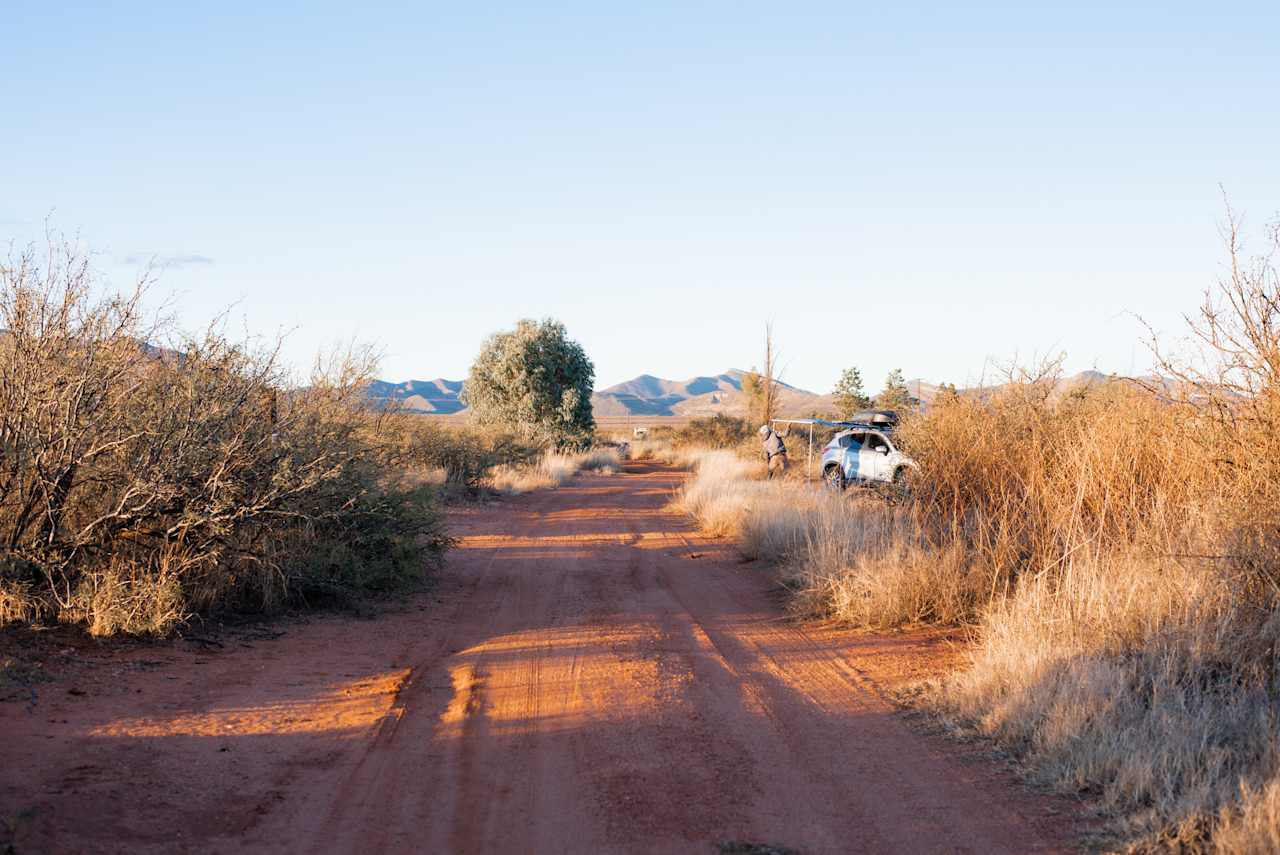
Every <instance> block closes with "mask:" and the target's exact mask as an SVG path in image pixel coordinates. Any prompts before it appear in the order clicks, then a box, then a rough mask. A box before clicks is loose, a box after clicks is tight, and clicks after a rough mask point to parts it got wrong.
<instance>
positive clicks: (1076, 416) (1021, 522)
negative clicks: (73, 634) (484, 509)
mask: <svg viewBox="0 0 1280 855" xmlns="http://www.w3.org/2000/svg"><path fill="white" fill-rule="evenodd" d="M1272 238H1273V245H1272V249H1273V250H1274V249H1280V234H1274V233H1273V235H1272ZM1230 249H1231V260H1232V265H1231V268H1230V273H1229V274H1228V276H1227V278H1226V279H1225V280H1224V281H1223V282H1222V283H1221V284H1220V287H1219V288H1217V289H1216V290H1214V291H1212V292H1211V293H1209V294H1207V295H1206V300H1205V303H1204V305H1203V306H1202V307H1201V310H1200V312H1199V313H1198V315H1197V316H1196V318H1195V319H1194V320H1193V329H1192V332H1193V337H1194V341H1195V342H1196V343H1197V346H1196V347H1194V348H1193V349H1191V350H1189V351H1188V352H1185V353H1182V354H1179V355H1177V356H1176V357H1175V356H1170V355H1167V354H1165V353H1164V352H1163V351H1161V350H1160V348H1159V347H1158V346H1154V345H1153V346H1154V349H1155V352H1156V354H1157V357H1156V360H1157V368H1158V374H1159V376H1160V379H1159V380H1154V379H1153V380H1150V381H1131V380H1120V379H1115V380H1112V381H1110V382H1103V383H1099V384H1095V385H1091V386H1084V387H1078V388H1074V389H1064V388H1063V387H1062V386H1061V384H1059V383H1058V382H1057V381H1058V379H1059V372H1058V370H1057V365H1053V364H1051V365H1048V366H1041V367H1039V368H1037V369H1035V370H1033V371H1030V372H1024V373H1017V372H1011V376H1010V377H1009V378H1008V379H1009V382H1008V383H1007V384H1005V385H1004V386H1002V387H1000V388H998V389H995V390H987V391H985V392H983V393H981V394H961V395H954V394H948V395H944V396H940V398H939V399H938V400H937V401H935V403H934V405H933V406H932V407H931V408H930V409H929V411H928V412H927V413H925V414H923V415H919V416H916V417H914V418H911V419H908V420H907V421H906V422H904V424H903V425H902V427H901V428H900V430H899V432H898V434H897V438H898V440H899V441H900V442H901V443H902V444H903V445H904V446H906V447H907V448H908V449H909V451H910V453H911V454H912V455H913V457H914V458H915V459H916V460H917V461H918V462H919V464H920V467H921V471H920V475H919V477H917V478H916V479H915V483H914V484H913V485H912V489H911V492H910V494H909V495H908V496H906V497H905V498H901V499H899V500H898V501H885V500H883V499H881V498H880V497H877V496H876V495H875V494H873V493H870V492H868V491H864V490H851V491H849V492H848V493H847V494H845V495H835V494H831V493H823V492H820V491H816V490H814V489H812V488H805V487H802V486H801V485H800V483H799V482H792V483H778V482H774V483H766V482H762V481H759V480H755V479H756V478H758V477H759V467H758V465H756V464H754V463H753V462H751V461H747V460H744V459H742V458H741V456H740V455H738V454H735V453H734V452H732V451H728V450H724V449H719V450H708V451H703V452H700V453H693V454H690V453H689V452H685V453H686V456H687V458H688V462H690V463H691V464H692V465H693V466H694V468H695V472H694V475H693V476H692V477H691V479H690V482H689V484H688V485H687V487H686V489H685V491H684V493H683V495H682V496H681V498H680V501H681V503H682V504H683V506H684V507H685V508H686V509H687V510H688V511H689V512H690V513H691V514H693V515H694V516H695V517H696V518H697V519H698V520H699V521H700V522H701V524H702V525H703V526H704V527H705V528H706V529H708V530H709V531H713V532H717V533H722V534H726V535H730V536H733V537H736V538H737V539H738V540H739V541H740V543H741V544H742V550H743V552H744V553H745V554H746V555H747V556H749V557H759V558H762V559H765V560H768V561H771V562H774V563H775V565H776V566H777V567H778V568H779V571H780V573H781V575H782V577H783V578H784V580H785V581H786V583H787V584H788V585H789V586H790V588H791V589H792V591H793V594H794V597H793V603H794V606H795V608H796V609H797V611H799V612H801V613H805V614H811V615H820V616H823V617H827V618H835V619H838V620H841V621H845V622H848V623H850V624H854V625H859V626H867V627H880V628H884V627H894V626H905V625H911V624H919V623H933V624H951V625H957V626H963V627H969V628H971V630H972V632H973V635H974V639H975V644H974V646H973V649H972V657H971V662H970V664H969V666H968V667H967V668H966V669H964V670H963V671H962V672H961V673H959V674H957V675H955V676H953V677H951V678H949V679H947V680H945V681H943V682H942V683H940V684H938V685H936V686H933V687H932V688H931V689H930V690H929V692H928V694H927V695H926V697H927V698H928V702H929V703H931V704H932V705H934V707H935V708H936V709H937V711H938V712H939V713H940V714H942V715H943V716H944V717H945V718H946V719H947V720H949V721H950V722H951V724H952V725H953V726H955V727H956V728H958V729H960V730H963V731H968V732H976V733H980V734H983V735H985V736H987V737H989V738H992V739H994V740H996V741H997V742H998V743H999V744H1000V745H1002V746H1003V747H1004V748H1006V750H1009V751H1010V752H1012V753H1014V754H1015V755H1017V756H1019V757H1020V758H1021V759H1022V760H1023V761H1024V763H1025V764H1026V769H1027V771H1028V774H1029V776H1030V777H1031V778H1032V779H1033V780H1034V781H1036V782H1037V783H1040V784H1043V785H1046V786H1049V787H1051V788H1053V789H1055V790H1057V791H1060V792H1064V793H1070V794H1076V795H1081V796H1085V797H1087V798H1089V799H1090V800H1091V801H1092V803H1094V804H1097V805H1099V806H1100V808H1101V809H1102V810H1103V811H1104V812H1105V814H1106V815H1107V816H1108V817H1110V820H1111V822H1110V824H1109V833H1110V834H1111V835H1112V836H1111V837H1110V838H1109V841H1110V844H1111V845H1119V846H1128V845H1134V846H1137V847H1139V848H1144V847H1145V848H1149V849H1150V848H1154V849H1161V850H1169V851H1193V852H1198V851H1212V852H1222V853H1243V852H1273V851H1277V850H1280V732H1278V727H1280V726H1278V725H1277V722H1278V721H1280V700H1278V695H1277V691H1278V689H1280V681H1278V680H1277V667H1278V663H1277V642H1278V641H1280V599H1278V597H1280V527H1278V526H1277V520H1280V307H1278V303H1277V294H1280V281H1278V280H1277V273H1276V269H1275V267H1274V266H1273V264H1272V261H1271V259H1272V257H1273V256H1265V257H1262V258H1259V259H1254V260H1250V259H1247V258H1246V257H1244V255H1243V254H1242V251H1241V249H1240V247H1239V246H1238V245H1237V243H1236V240H1235V236H1234V231H1233V233H1232V240H1231V247H1230ZM850 385H852V384H850Z"/></svg>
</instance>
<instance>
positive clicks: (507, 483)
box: [489, 448, 622, 495]
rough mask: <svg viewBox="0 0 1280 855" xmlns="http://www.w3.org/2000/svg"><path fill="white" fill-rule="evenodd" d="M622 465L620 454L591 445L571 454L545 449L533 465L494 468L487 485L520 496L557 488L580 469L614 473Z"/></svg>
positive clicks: (501, 491)
mask: <svg viewBox="0 0 1280 855" xmlns="http://www.w3.org/2000/svg"><path fill="white" fill-rule="evenodd" d="M621 466H622V457H621V455H619V453H618V451H617V450H616V449H613V448H594V449H591V450H589V451H583V452H578V453H574V454H563V453H559V452H547V453H545V454H543V455H542V457H540V458H539V459H538V460H537V461H536V462H534V463H532V464H527V465H524V466H498V467H495V468H494V470H493V472H492V474H491V475H490V476H489V485H490V486H491V487H492V488H493V489H494V490H497V491H498V492H500V493H508V494H511V495H519V494H520V493H527V492H529V491H531V490H546V489H552V488H555V487H560V486H562V485H564V484H565V483H566V482H568V481H569V479H570V478H572V477H573V476H575V475H577V474H578V473H579V472H583V471H587V472H600V473H602V474H613V473H615V472H617V471H618V470H619V469H620V468H621Z"/></svg>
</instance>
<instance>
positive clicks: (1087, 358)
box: [0, 0, 1280, 392]
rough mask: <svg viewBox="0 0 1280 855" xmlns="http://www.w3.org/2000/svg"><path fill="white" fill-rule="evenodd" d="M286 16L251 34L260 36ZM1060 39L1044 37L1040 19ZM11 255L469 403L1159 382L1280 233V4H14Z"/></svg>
mask: <svg viewBox="0 0 1280 855" xmlns="http://www.w3.org/2000/svg"><path fill="white" fill-rule="evenodd" d="M267 6H269V7H270V8H265V7H267ZM1037 7H1042V8H1037ZM3 17H4V20H5V29H6V34H5V49H4V50H3V51H0V96H2V97H3V102H4V109H3V112H2V113H0V238H4V239H6V240H7V242H8V243H10V244H11V245H12V246H13V247H15V248H19V249H20V248H21V247H22V246H23V245H25V244H27V243H28V242H29V241H33V240H38V239H40V238H41V237H42V236H43V235H44V233H45V230H46V227H47V226H49V227H52V228H53V229H55V230H57V231H61V232H65V233H67V234H71V235H74V236H76V237H77V239H78V240H79V241H81V242H82V243H83V244H84V245H85V246H86V247H89V248H91V251H92V252H93V253H94V259H95V267H96V269H97V271H98V272H99V275H100V278H101V281H102V283H103V287H104V288H123V287H127V286H128V285H129V284H130V283H131V282H132V281H133V280H134V279H136V278H137V277H138V276H139V275H140V274H141V272H142V271H143V269H144V266H145V265H147V264H148V263H151V264H154V265H156V266H157V267H158V269H159V273H160V278H159V282H158V284H157V285H156V286H155V290H153V292H152V299H154V300H155V301H156V303H157V305H159V304H161V303H164V304H166V305H168V306H169V307H170V309H171V310H172V311H173V312H174V313H176V314H177V315H178V316H179V318H180V320H181V322H182V324H183V325H184V326H186V327H188V328H192V329H195V328H199V327H202V326H203V325H205V324H207V323H208V322H209V321H210V319H212V318H215V317H218V316H219V315H220V314H222V313H224V312H226V311H227V310H228V309H230V312H231V317H232V319H233V324H232V326H233V328H234V329H235V330H247V331H250V332H251V333H253V334H255V335H264V336H271V335H275V334H277V333H280V332H283V333H286V334H287V338H286V344H285V349H284V356H285V358H286V359H287V360H288V361H289V362H290V363H291V364H294V365H297V366H306V365H309V364H310V362H311V360H312V358H313V357H314V355H315V354H316V352H317V351H319V350H322V349H325V348H328V347H332V346H333V345H334V344H335V343H338V342H343V341H349V340H352V339H356V340H359V341H362V342H367V343H371V344H373V345H375V346H376V347H378V348H379V349H380V351H381V352H382V354H383V361H382V365H381V369H380V374H381V376H382V377H383V378H385V379H390V380H406V379H410V378H414V379H427V378H433V377H440V376H443V377H446V378H450V379H461V378H462V377H464V376H465V375H466V372H467V369H468V366H469V365H470V363H471V360H472V359H473V358H474V356H475V354H476V352H477V350H478V349H479V347H480V344H481V342H482V340H483V339H484V337H485V336H486V335H488V334H490V333H493V332H495V331H499V330H502V329H508V328H511V327H512V326H513V325H514V323H515V321H516V320H517V319H519V318H523V317H535V318H542V317H554V318H557V319H559V320H560V321H562V322H563V323H564V324H565V325H566V326H567V327H568V330H569V333H570V335H571V336H573V337H574V338H575V339H577V340H578V341H579V342H581V343H582V345H583V346H584V348H585V349H586V351H587V353H588V355H589V356H590V357H591V358H592V359H593V361H594V363H595V366H596V376H597V386H598V387H601V388H603V387H605V386H608V385H611V384H613V383H617V382H620V381H623V380H626V379H629V378H631V377H634V376H635V375H638V374H641V373H648V374H655V375H658V376H662V377H668V378H672V379H684V378H688V377H691V376H694V375H697V374H711V373H717V372H720V371H723V370H725V369H727V368H730V367H737V368H748V367H751V366H752V365H753V364H758V363H759V361H760V354H761V351H762V347H763V332H764V325H765V323H766V321H771V322H772V323H773V328H774V335H775V339H776V342H777V346H778V348H779V349H780V351H781V353H782V365H783V367H784V374H783V379H784V380H786V381H787V382H789V383H792V384H793V385H797V386H801V387H804V388H808V389H812V390H815V391H819V392H824V391H829V390H830V389H831V387H832V385H833V384H834V383H835V381H836V379H837V378H838V376H839V374H840V372H841V370H842V369H844V368H846V367H849V366H856V367H858V368H859V369H860V370H861V371H862V374H863V376H864V377H865V378H867V385H868V387H869V388H870V389H872V390H874V389H876V388H878V387H879V385H880V383H881V381H882V379H883V377H884V376H885V375H886V374H887V373H888V372H889V371H890V370H892V369H895V368H900V369H901V370H902V371H903V373H904V374H905V375H906V376H907V377H908V378H914V377H923V378H926V379H928V380H931V381H933V382H952V383H957V384H965V383H970V382H974V381H977V380H979V379H981V378H982V377H983V376H990V374H991V373H992V371H993V370H994V368H993V366H999V365H1004V364H1007V363H1009V362H1011V361H1016V362H1019V363H1023V364H1025V363H1029V362H1033V361H1035V360H1037V359H1040V358H1043V357H1046V356H1052V355H1055V354H1058V353H1065V355H1066V363H1065V365H1066V368H1067V369H1068V370H1069V371H1071V372H1074V371H1079V370H1084V369H1097V370H1101V371H1105V372H1117V373H1122V374H1124V373H1141V372H1144V371H1146V370H1148V369H1149V368H1150V364H1151V358H1150V356H1149V354H1148V351H1147V350H1146V348H1145V347H1144V345H1143V343H1142V339H1143V336H1144V327H1143V325H1142V323H1141V322H1140V321H1139V319H1142V320H1143V321H1145V322H1146V323H1148V324H1150V325H1151V326H1152V327H1153V328H1155V329H1156V330H1157V331H1158V332H1159V333H1160V334H1161V335H1162V336H1165V337H1168V338H1170V339H1176V338H1177V337H1179V336H1181V335H1183V331H1184V329H1185V324H1184V321H1183V319H1182V316H1183V314H1184V313H1189V312H1193V311H1194V310H1195V309H1196V307H1197V306H1198V305H1199V302H1200V300H1201V295H1202V293H1203V291H1204V290H1205V289H1206V288H1209V287H1212V286H1213V285H1214V283H1215V282H1216V280H1217V279H1218V277H1219V276H1220V275H1221V274H1222V273H1223V270H1224V264H1225V260H1226V259H1225V255H1224V249H1223V243H1222V237H1221V234H1220V230H1221V227H1222V225H1223V222H1224V220H1225V216H1226V208H1225V205H1224V192H1225V194H1226V197H1227V198H1228V199H1229V200H1230V204H1231V206H1232V207H1233V208H1234V209H1235V210H1236V211H1237V212H1238V213H1240V214H1242V215H1243V217H1244V221H1245V234H1246V236H1247V237H1250V238H1252V239H1253V243H1254V245H1256V246H1257V247H1258V248H1259V249H1261V248H1262V246H1261V244H1262V235H1263V227H1264V226H1265V225H1266V223H1267V222H1268V221H1273V220H1274V219H1275V218H1276V216H1277V212H1278V211H1280V156H1278V155H1277V152H1278V151H1280V133H1277V131H1278V130H1280V109H1278V108H1280V62H1278V61H1277V60H1278V59H1280V4H1277V3H1274V2H1265V3H1264V2H1250V1H1249V0H1246V2H1239V3H1235V4H1228V5H1225V6H1224V5H1222V4H1206V3H1203V2H1199V3H1194V4H1181V3H1160V4H1127V3H1115V2H1108V3H1097V4H1095V3H1089V2H1083V3H1075V4H1028V3H1017V4H994V5H993V4H970V3H965V4H956V3H936V4H925V3H919V4H893V3H875V4H869V3H858V2H848V0H846V2H839V3H825V2H814V3H787V4H782V3H776V2H771V3H754V2H733V3H729V2H697V0H692V2H691V0H684V2H680V3H663V2H652V3H634V4H619V3H569V4H565V3H554V2H546V3H522V4H511V3H492V4H459V3H449V4H436V3H430V2H418V3H406V4H384V3H377V2H365V3H358V4H357V3H341V4H329V3H318V2H314V3H297V4H290V3H275V4H258V3H253V4H242V3H236V2H228V1H227V0H223V2H219V3H163V4H161V3H155V4H143V3H111V4H105V3H87V4H77V3H69V2H50V0H42V2H26V0H17V2H16V3H15V2H14V0H5V2H4V12H3Z"/></svg>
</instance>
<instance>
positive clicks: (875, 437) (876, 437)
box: [867, 433, 889, 451]
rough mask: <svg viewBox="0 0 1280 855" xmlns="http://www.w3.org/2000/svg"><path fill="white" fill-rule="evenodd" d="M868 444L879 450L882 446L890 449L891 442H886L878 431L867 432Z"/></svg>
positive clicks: (871, 447)
mask: <svg viewBox="0 0 1280 855" xmlns="http://www.w3.org/2000/svg"><path fill="white" fill-rule="evenodd" d="M867 446H868V447H869V448H870V449H871V450H872V451H879V450H880V449H882V448H883V449H885V450H886V451H887V450H889V443H887V442H885V439H884V437H882V436H881V435H880V434H878V433H869V434H867Z"/></svg>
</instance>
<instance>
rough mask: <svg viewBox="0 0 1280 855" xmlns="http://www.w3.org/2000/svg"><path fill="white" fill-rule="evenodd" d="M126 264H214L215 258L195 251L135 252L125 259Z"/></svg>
mask: <svg viewBox="0 0 1280 855" xmlns="http://www.w3.org/2000/svg"><path fill="white" fill-rule="evenodd" d="M124 263H125V264H133V265H144V264H153V265H155V266H156V267H163V268H178V267H196V266H202V265H208V264H213V263H214V262H213V259H212V258H209V256H207V255H198V254H196V253H193V252H175V253H153V254H151V255H144V254H142V253H134V254H133V255H130V256H129V257H128V258H126V259H125V260H124Z"/></svg>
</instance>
